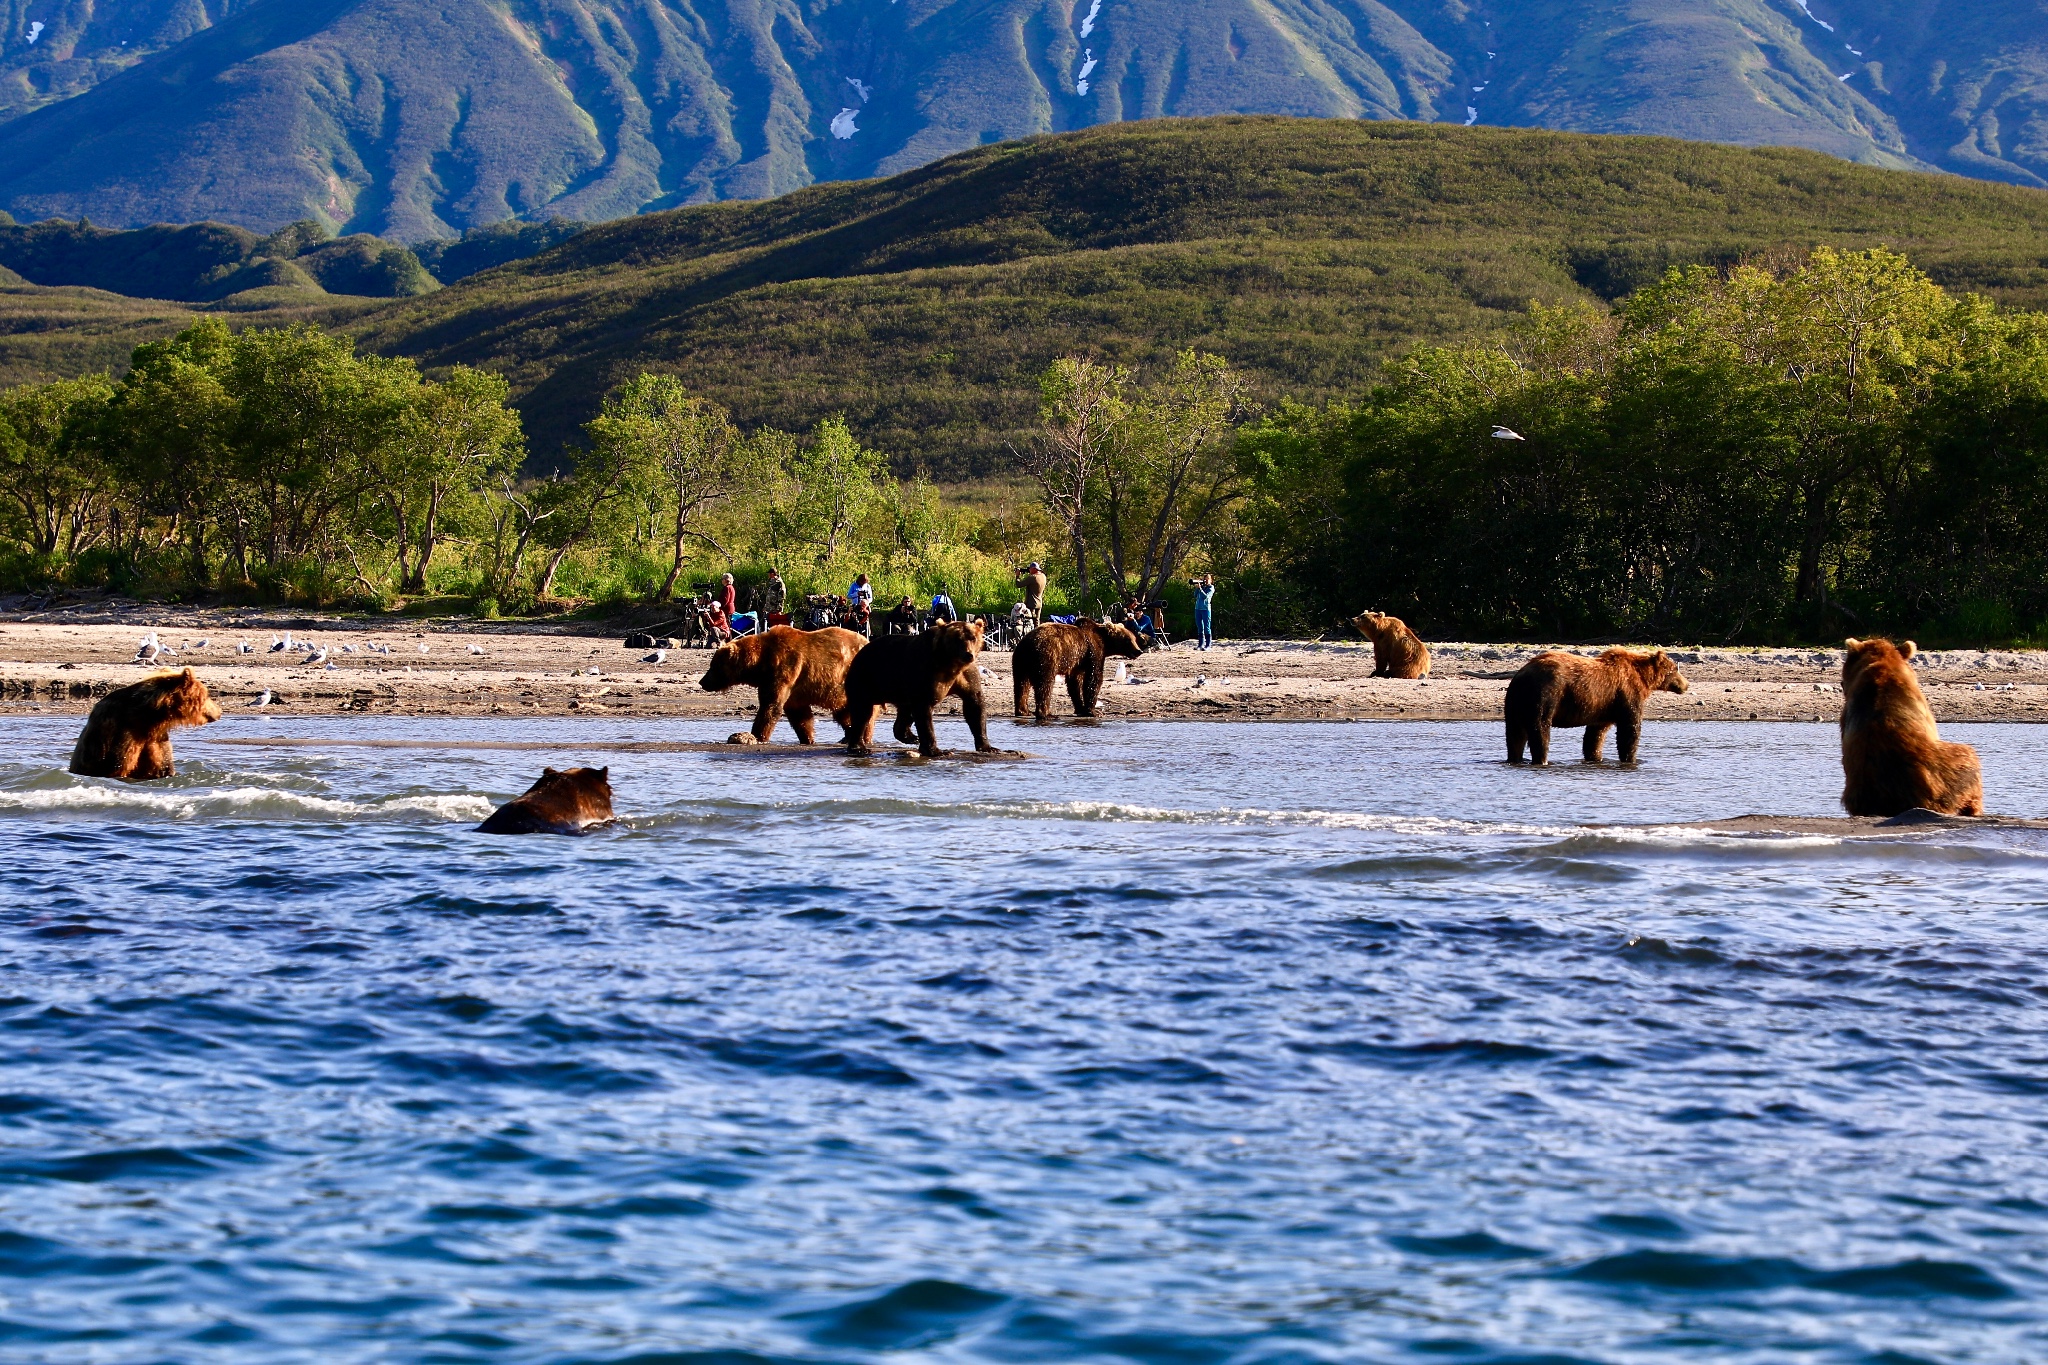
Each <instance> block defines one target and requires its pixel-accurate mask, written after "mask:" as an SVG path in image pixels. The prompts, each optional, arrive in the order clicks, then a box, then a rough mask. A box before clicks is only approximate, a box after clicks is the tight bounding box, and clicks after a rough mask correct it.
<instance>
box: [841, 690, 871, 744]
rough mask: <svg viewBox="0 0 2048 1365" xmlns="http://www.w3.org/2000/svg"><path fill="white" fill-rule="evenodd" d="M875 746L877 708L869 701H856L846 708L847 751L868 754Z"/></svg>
mask: <svg viewBox="0 0 2048 1365" xmlns="http://www.w3.org/2000/svg"><path fill="white" fill-rule="evenodd" d="M874 748H875V708H874V706H873V704H871V703H869V702H861V701H857V702H854V703H852V704H851V705H849V706H848V707H847V708H846V752H848V753H850V754H868V753H873V752H874Z"/></svg>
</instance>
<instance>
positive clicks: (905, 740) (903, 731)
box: [894, 706, 917, 744]
mask: <svg viewBox="0 0 2048 1365" xmlns="http://www.w3.org/2000/svg"><path fill="white" fill-rule="evenodd" d="M894 733H895V735H896V742H897V743H898V744H915V743H917V725H916V723H915V721H914V719H913V717H912V716H911V713H910V712H908V711H906V710H904V709H903V708H902V707H900V706H899V707H897V708H896V728H895V731H894Z"/></svg>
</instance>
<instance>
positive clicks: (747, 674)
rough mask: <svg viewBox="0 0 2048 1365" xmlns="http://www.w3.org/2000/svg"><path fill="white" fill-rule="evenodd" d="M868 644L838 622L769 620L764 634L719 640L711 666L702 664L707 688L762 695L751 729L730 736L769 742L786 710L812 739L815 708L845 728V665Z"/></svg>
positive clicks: (736, 740) (801, 734) (803, 738)
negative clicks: (810, 626) (799, 624)
mask: <svg viewBox="0 0 2048 1365" xmlns="http://www.w3.org/2000/svg"><path fill="white" fill-rule="evenodd" d="M865 644H867V641H866V640H864V639H862V638H861V637H860V636H858V635H856V634H854V633H853V632H852V631H850V630H841V629H840V628H839V627H837V626H827V627H825V628H824V629H823V630H798V629H797V628H796V627H794V626H770V627H768V629H767V630H766V631H765V632H764V633H762V634H760V635H742V636H741V637H740V638H739V639H737V640H734V641H733V642H732V643H731V644H729V645H721V646H720V647H719V649H718V652H717V653H715V654H713V655H712V656H711V666H710V667H709V668H707V669H705V670H704V678H703V681H702V683H701V686H702V687H703V688H704V690H705V691H706V692H723V691H725V690H726V689H727V688H729V687H739V686H741V685H746V686H751V687H753V688H754V689H755V691H756V693H757V694H758V695H759V697H760V699H761V704H760V707H759V709H757V710H756V711H755V712H754V728H753V730H752V731H751V732H746V731H742V732H741V733H739V734H736V735H734V736H732V738H731V739H729V740H727V741H726V742H727V743H729V744H766V743H767V742H768V736H769V735H771V734H773V733H774V732H775V721H776V719H777V718H778V717H780V716H784V715H786V716H788V717H789V728H790V729H792V730H794V731H796V737H797V741H798V742H799V743H802V744H814V743H816V742H817V733H816V728H815V725H814V723H813V721H812V712H814V711H824V712H826V713H828V714H829V715H830V716H831V717H832V719H834V720H836V721H838V722H839V725H840V728H841V729H842V730H843V729H845V727H846V670H847V668H848V667H849V666H850V665H851V664H852V663H853V656H854V655H856V654H858V653H860V651H861V647H862V646H863V645H865Z"/></svg>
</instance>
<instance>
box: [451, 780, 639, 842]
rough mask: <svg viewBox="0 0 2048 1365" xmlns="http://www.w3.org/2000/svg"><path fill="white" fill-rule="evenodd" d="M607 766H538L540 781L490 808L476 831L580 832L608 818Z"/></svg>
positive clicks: (610, 803) (610, 788) (610, 793)
mask: <svg viewBox="0 0 2048 1365" xmlns="http://www.w3.org/2000/svg"><path fill="white" fill-rule="evenodd" d="M611 772H612V770H611V769H610V768H569V769H567V770H565V771H559V772H558V771H556V770H555V769H553V768H542V769H541V770H540V781H538V782H536V783H534V784H533V785H532V786H531V787H528V788H527V789H526V790H525V791H524V792H522V793H520V794H519V795H518V796H515V797H513V798H512V799H511V800H510V801H507V802H506V803H505V804H504V805H502V806H500V807H498V808H497V809H496V810H494V811H492V812H491V815H490V818H489V819H487V820H485V821H484V822H483V823H482V824H481V825H478V826H477V827H476V829H477V833H479V834H581V833H582V832H583V831H584V830H586V829H588V828H590V827H591V826H592V825H601V824H604V823H605V822H606V821H607V820H610V819H611V818H612V783H611Z"/></svg>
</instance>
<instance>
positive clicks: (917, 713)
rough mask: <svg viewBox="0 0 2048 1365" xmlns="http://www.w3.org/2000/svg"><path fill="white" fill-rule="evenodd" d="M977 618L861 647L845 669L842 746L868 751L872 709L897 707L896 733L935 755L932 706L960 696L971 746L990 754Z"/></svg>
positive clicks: (857, 751)
mask: <svg viewBox="0 0 2048 1365" xmlns="http://www.w3.org/2000/svg"><path fill="white" fill-rule="evenodd" d="M980 652H981V623H980V622H979V621H976V622H972V623H969V622H965V621H959V622H949V623H948V624H946V625H941V626H933V627H932V628H931V629H930V630H928V631H926V632H925V633H924V634H922V635H885V636H883V637H882V638H881V639H879V640H876V641H874V642H873V643H872V644H870V645H869V646H868V647H867V648H865V649H863V650H862V651H861V652H860V653H859V655H857V656H856V657H855V658H854V661H853V666H852V667H851V668H849V669H847V670H846V707H847V712H848V716H847V727H846V751H847V752H848V753H851V754H866V753H871V752H873V744H874V737H875V712H876V711H877V710H878V709H879V708H881V707H884V706H893V707H895V708H896V737H897V738H898V739H900V740H902V741H903V742H904V743H906V744H908V743H909V742H910V738H911V735H912V732H913V731H914V732H915V733H916V736H917V751H918V752H919V753H921V754H923V755H924V756H925V757H926V758H936V757H937V756H938V754H939V746H938V744H937V743H936V742H934V740H933V739H932V708H933V707H935V706H937V705H938V704H939V703H940V702H942V701H944V700H945V699H946V698H947V697H958V698H960V709H961V712H962V713H963V714H964V715H965V717H966V720H967V728H968V729H969V730H970V731H972V732H973V734H974V747H975V748H976V749H977V750H979V751H980V752H982V753H985V754H986V753H994V752H995V746H994V745H992V744H990V743H989V742H988V718H987V712H986V708H985V707H984V706H983V704H982V698H981V667H980V665H979V664H978V663H976V662H975V655H977V654H979V653H980Z"/></svg>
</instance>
